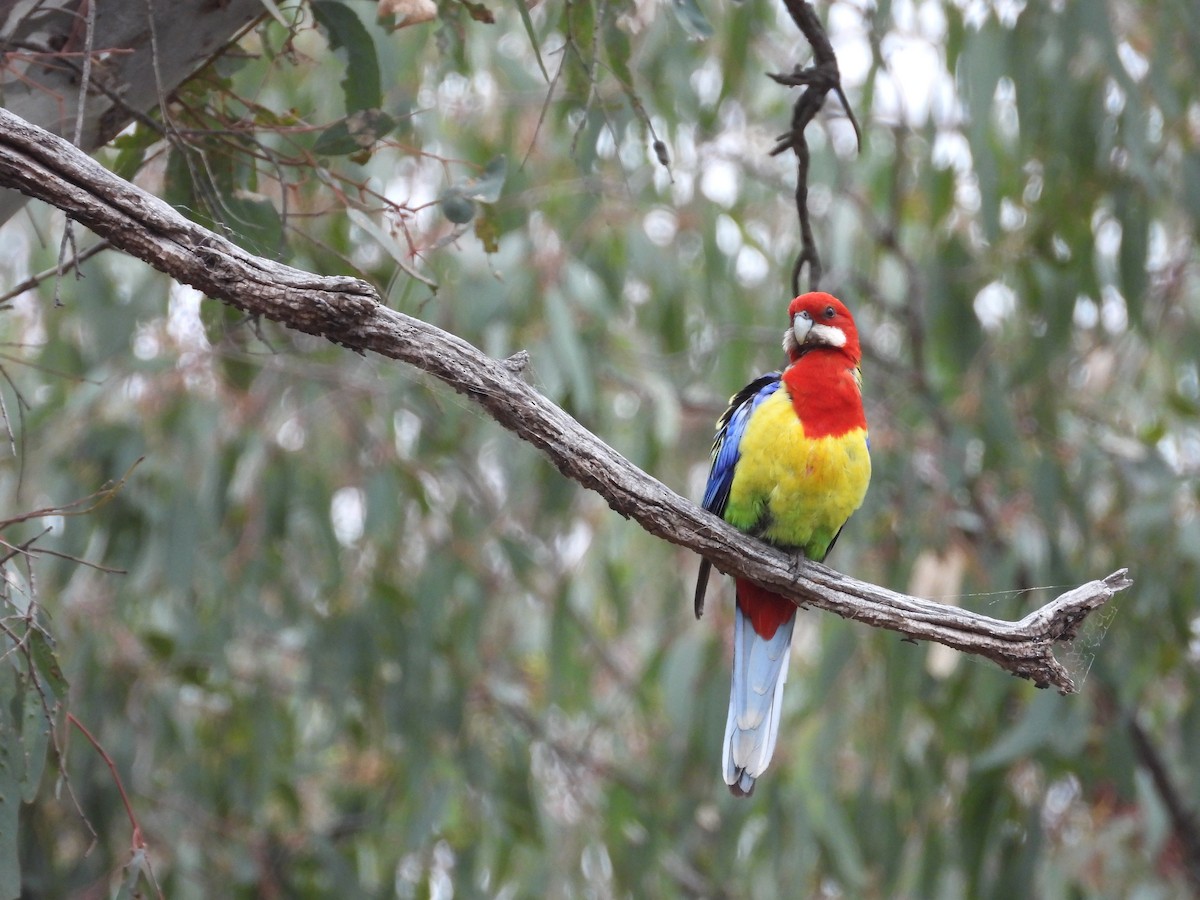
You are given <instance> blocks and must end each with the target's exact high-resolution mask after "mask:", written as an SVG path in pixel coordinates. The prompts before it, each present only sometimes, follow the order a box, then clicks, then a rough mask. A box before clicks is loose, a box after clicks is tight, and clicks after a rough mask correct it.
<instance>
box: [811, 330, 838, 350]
mask: <svg viewBox="0 0 1200 900" xmlns="http://www.w3.org/2000/svg"><path fill="white" fill-rule="evenodd" d="M808 339H809V340H810V341H817V342H818V343H822V344H828V345H829V346H831V347H845V346H846V332H844V331H842V329H840V328H838V327H837V326H836V325H814V326H813V327H812V333H811V334H809V337H808Z"/></svg>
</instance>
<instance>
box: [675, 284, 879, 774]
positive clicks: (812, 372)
mask: <svg viewBox="0 0 1200 900" xmlns="http://www.w3.org/2000/svg"><path fill="white" fill-rule="evenodd" d="M783 349H784V352H785V353H786V354H787V358H788V363H787V366H786V367H785V368H784V369H783V371H782V372H770V373H768V374H766V375H761V376H759V377H758V378H756V379H754V380H753V381H751V382H750V383H749V384H748V385H746V386H745V387H744V388H742V389H741V390H740V391H738V392H737V393H736V394H734V395H733V397H732V398H731V399H730V401H729V407H728V409H726V410H725V412H724V414H723V415H722V416H721V418H720V419H719V420H718V421H717V434H716V439H715V440H714V441H713V445H712V462H711V467H710V471H709V476H708V483H707V486H706V487H705V491H704V503H703V506H704V508H705V509H706V510H708V511H709V512H711V513H714V514H716V515H718V516H720V517H721V518H722V519H724V520H725V521H726V522H728V523H729V524H731V525H733V526H734V527H735V528H737V529H738V530H740V531H744V532H745V533H747V534H750V535H753V536H754V537H757V538H759V539H760V540H763V541H765V542H767V543H769V544H771V545H773V546H775V547H778V548H779V549H781V550H784V551H787V552H790V553H802V554H803V555H804V556H805V557H806V558H807V559H810V560H814V561H817V562H822V561H824V559H825V557H826V555H827V554H828V553H829V551H830V549H832V547H833V545H834V542H835V541H836V540H837V538H838V535H839V534H840V533H841V530H842V527H843V526H844V525H845V524H846V521H847V519H849V518H850V515H851V514H852V513H853V512H854V511H855V510H856V509H858V508H859V507H860V506H861V505H862V503H863V499H864V498H865V496H866V493H867V484H868V482H870V480H871V457H870V453H869V450H868V445H867V418H866V413H865V411H864V409H863V400H862V373H861V370H860V363H861V359H862V351H861V349H860V347H859V340H858V330H857V328H856V327H855V324H854V319H853V317H852V316H851V315H850V311H849V310H848V309H847V308H846V306H845V304H843V303H842V302H841V301H840V300H838V299H837V298H836V297H834V296H832V295H830V294H827V293H823V292H819V291H815V292H811V293H807V294H802V295H801V296H799V297H796V298H795V299H794V300H792V301H791V303H790V304H789V305H788V327H787V330H786V331H785V332H784V334H783ZM710 568H711V564H710V563H709V562H708V560H702V561H701V564H700V573H699V578H698V579H697V582H696V595H695V611H696V617H697V618H699V617H700V616H701V615H702V613H703V611H704V593H705V590H706V589H707V585H708V577H709V571H710ZM735 588H736V597H737V602H736V609H735V612H734V638H733V684H732V686H731V688H730V694H729V716H728V719H727V721H726V725H725V743H724V748H723V751H722V754H721V767H722V770H723V775H724V778H725V783H726V784H727V785H728V786H729V790H730V792H731V793H732V794H733V795H734V796H738V797H745V796H749V795H750V794H751V793H752V792H753V790H754V784H755V781H756V780H757V779H758V777H759V776H760V775H762V773H763V771H764V770H765V769H766V768H767V765H768V764H769V763H770V761H771V756H772V755H773V753H774V752H775V742H776V739H777V738H778V736H779V719H780V709H781V707H782V704H783V685H784V682H785V681H787V673H788V655H789V649H790V646H791V641H792V631H793V629H794V627H795V624H796V605H795V604H794V603H792V601H790V600H787V599H786V598H784V597H781V596H779V595H778V594H774V593H771V592H770V591H768V590H766V589H764V588H761V587H759V586H758V585H756V584H755V583H754V582H752V581H749V580H748V579H745V578H738V579H736V580H735Z"/></svg>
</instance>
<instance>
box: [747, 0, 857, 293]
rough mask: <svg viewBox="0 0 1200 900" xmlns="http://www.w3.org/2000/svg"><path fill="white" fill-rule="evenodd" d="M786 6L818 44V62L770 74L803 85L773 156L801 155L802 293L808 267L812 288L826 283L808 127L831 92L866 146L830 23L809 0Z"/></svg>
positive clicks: (792, 0) (796, 279)
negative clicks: (813, 212)
mask: <svg viewBox="0 0 1200 900" xmlns="http://www.w3.org/2000/svg"><path fill="white" fill-rule="evenodd" d="M783 5H784V6H785V7H787V11H788V12H789V13H790V14H791V16H792V21H794V22H795V23H796V27H797V28H799V29H800V31H801V33H802V34H803V35H804V37H805V38H806V39H807V40H808V43H809V44H810V45H811V46H812V49H813V60H814V62H813V64H812V65H811V66H808V67H807V68H801V67H800V66H796V67H795V68H794V69H793V70H792V71H791V72H788V73H782V74H771V75H770V76H769V77H770V78H772V79H774V80H775V81H777V82H779V83H780V84H785V85H789V86H791V87H799V88H802V89H803V90H802V91H801V93H800V96H799V97H797V98H796V103H795V105H794V106H793V107H792V127H791V130H790V131H787V132H785V133H784V134H781V135H780V136H779V138H778V141H779V142H778V143H777V144H776V145H775V147H774V148H773V149H772V150H771V155H772V156H777V155H779V154H780V153H783V152H784V151H786V150H792V151H793V152H795V154H796V216H797V217H798V218H799V220H800V253H799V254H798V255H797V256H796V264H795V265H794V266H793V267H792V293H793V294H799V293H800V273H801V272H802V271H803V270H804V267H805V265H807V266H808V281H809V288H810V289H812V290H817V289H818V288H819V287H820V284H821V254H820V253H819V252H818V251H817V244H816V241H815V240H814V239H813V233H812V221H811V218H810V215H809V211H808V164H809V158H810V157H809V150H808V140H807V139H806V138H805V137H804V129H806V128H807V127H808V124H809V122H811V121H812V120H813V119H814V118H816V115H817V113H818V112H820V110H821V107H822V106H823V105H824V103H825V97H826V95H828V94H829V92H830V91H833V92H834V93H835V94H837V97H838V99H839V100H840V101H841V103H842V106H843V107H845V109H846V115H847V116H848V117H849V119H850V124H851V125H852V126H853V127H854V136H855V138H856V139H857V141H858V145H859V147H860V148H861V146H862V133H861V131H859V127H858V120H857V119H856V118H855V117H854V110H852V109H851V108H850V102H849V101H848V100H847V99H846V94H845V92H844V91H843V90H842V76H841V72H839V71H838V64H837V56H836V55H835V54H834V52H833V45H832V44H831V43H830V42H829V36H828V35H827V34H826V33H825V27H824V26H823V25H822V24H821V20H820V19H819V18H817V12H816V10H814V9H813V7H812V4H811V3H808V2H807V0H783Z"/></svg>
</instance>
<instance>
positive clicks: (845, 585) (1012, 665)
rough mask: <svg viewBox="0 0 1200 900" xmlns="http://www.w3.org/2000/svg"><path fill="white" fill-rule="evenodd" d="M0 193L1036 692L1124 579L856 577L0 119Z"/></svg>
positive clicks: (798, 595) (547, 405)
mask: <svg viewBox="0 0 1200 900" xmlns="http://www.w3.org/2000/svg"><path fill="white" fill-rule="evenodd" d="M0 186H8V187H13V188H16V189H17V190H20V191H22V192H24V193H26V194H28V195H29V196H31V197H36V198H38V199H40V200H44V201H45V202H47V203H50V204H53V205H54V206H57V207H58V208H60V209H62V210H64V211H65V212H66V213H67V215H69V216H71V217H72V218H74V219H76V220H77V221H79V222H81V223H82V224H84V225H86V226H87V227H88V228H90V229H91V230H92V231H94V232H96V233H97V234H98V235H100V236H102V237H104V238H106V239H108V240H109V241H110V242H111V243H112V244H113V245H114V246H116V247H118V248H120V249H122V250H124V251H126V252H127V253H129V254H131V255H133V256H136V257H138V258H139V259H142V260H144V261H145V262H147V263H149V264H150V265H152V266H154V267H155V268H156V269H159V270H160V271H162V272H165V273H167V274H168V275H170V276H172V277H173V278H175V279H176V280H178V281H181V282H183V283H185V284H189V285H192V286H193V287H195V288H198V289H199V290H201V291H203V292H204V293H206V294H207V295H209V296H210V297H213V298H216V299H218V300H221V301H223V302H225V303H228V304H230V305H232V306H235V307H237V308H238V309H240V310H243V311H244V312H247V313H249V314H251V315H255V316H264V317H266V318H268V319H271V320H273V321H276V322H279V323H281V324H283V325H285V326H287V327H288V328H292V329H295V330H297V331H303V332H307V333H309V334H314V335H320V336H322V337H325V338H326V339H328V340H330V341H333V342H334V343H337V344H341V345H343V346H345V347H349V348H351V349H353V350H357V351H359V352H366V351H371V352H374V353H378V354H380V355H381V356H385V357H388V358H390V359H397V360H401V361H403V362H406V363H409V364H411V365H413V366H416V367H417V368H419V369H422V370H424V371H425V372H428V373H430V374H432V375H434V376H435V377H437V378H439V379H441V380H442V381H444V382H445V383H446V384H448V385H450V386H451V387H452V388H454V389H455V390H456V391H458V392H459V393H462V394H465V395H467V396H468V397H470V398H471V399H473V400H474V401H475V402H476V403H478V404H479V405H480V406H481V407H483V408H484V409H485V410H486V411H487V412H488V414H489V415H490V416H491V417H492V418H494V419H495V420H496V421H497V422H499V423H500V424H501V425H503V426H504V427H505V428H508V429H510V430H511V431H513V432H515V433H516V434H517V435H519V436H520V437H521V438H523V439H524V440H526V441H528V442H529V443H531V444H533V445H534V446H536V447H537V448H538V449H540V450H541V451H542V452H543V453H544V454H545V455H546V456H547V457H548V458H549V459H550V461H551V462H552V463H554V465H555V466H556V467H557V468H558V469H559V470H560V471H561V472H562V473H563V474H564V475H566V476H567V477H568V478H571V479H572V480H574V481H577V482H578V483H579V484H581V485H583V486H584V487H587V488H590V489H592V490H594V491H596V492H597V493H598V494H600V495H601V496H602V497H603V498H604V499H605V500H606V501H607V502H608V504H609V506H611V507H612V508H613V509H614V510H616V511H617V512H619V513H620V514H621V515H623V516H625V517H626V518H632V519H634V520H636V521H637V522H638V523H639V524H640V525H641V526H642V527H643V528H645V529H646V530H647V531H648V532H650V533H651V534H654V535H656V536H658V537H661V538H663V539H665V540H668V541H670V542H672V543H674V544H678V545H679V546H682V547H687V548H689V549H691V550H694V551H696V552H697V553H700V554H702V555H703V556H704V557H705V558H707V559H708V560H710V561H711V562H712V563H713V565H715V566H716V567H717V568H718V569H720V570H721V571H723V572H727V573H730V574H735V575H740V576H743V577H746V578H750V579H752V580H754V581H756V582H758V583H760V584H762V585H764V586H766V587H769V588H771V589H772V590H774V591H777V592H778V593H780V594H782V595H784V596H787V597H790V598H792V599H793V600H795V601H796V602H797V603H799V604H801V605H807V606H815V607H819V608H821V609H825V610H829V611H830V612H835V613H837V614H838V615H840V616H844V617H846V618H849V619H854V620H856V621H859V622H865V623H867V624H869V625H873V626H876V627H880V628H887V629H890V630H892V631H895V632H898V633H900V634H902V635H904V636H905V637H909V638H919V639H922V640H931V641H937V642H939V643H942V644H945V645H947V646H949V647H953V648H955V649H957V650H962V651H964V652H967V653H974V654H978V655H980V656H985V657H987V658H989V659H992V660H994V661H995V662H996V663H997V664H998V665H1000V666H1001V667H1003V668H1004V669H1006V670H1008V671H1009V672H1012V673H1013V674H1016V675H1020V676H1022V677H1025V678H1030V679H1032V680H1033V681H1034V682H1035V683H1037V684H1038V685H1039V686H1040V687H1048V686H1054V687H1056V688H1058V690H1059V691H1061V692H1063V693H1070V692H1072V691H1074V690H1075V684H1074V682H1073V680H1072V678H1071V675H1070V673H1068V672H1067V670H1066V669H1065V668H1064V667H1063V666H1062V665H1061V664H1060V663H1059V662H1058V660H1056V659H1055V658H1054V649H1055V645H1056V644H1059V643H1064V642H1070V641H1071V640H1073V639H1074V637H1075V636H1076V634H1077V633H1078V630H1079V627H1080V625H1081V624H1082V623H1083V621H1084V619H1085V618H1086V617H1087V615H1088V614H1089V613H1091V612H1092V611H1093V610H1095V609H1097V608H1099V607H1100V606H1102V605H1104V603H1106V602H1107V601H1108V600H1109V599H1110V598H1111V597H1112V596H1113V594H1115V593H1116V592H1117V591H1120V590H1123V589H1125V588H1126V587H1128V586H1129V585H1130V584H1131V583H1132V581H1131V580H1130V578H1129V577H1128V573H1127V571H1126V570H1125V569H1121V570H1119V571H1117V572H1114V573H1113V574H1111V575H1109V576H1108V577H1107V578H1105V579H1103V580H1098V581H1091V582H1088V583H1087V584H1084V585H1081V586H1080V587H1077V588H1075V589H1074V590H1072V591H1068V592H1067V593H1065V594H1063V595H1061V596H1060V597H1058V598H1057V599H1055V600H1053V601H1051V602H1050V603H1048V604H1046V605H1045V606H1043V607H1041V608H1040V609H1038V610H1036V611H1034V612H1032V613H1030V614H1029V615H1028V616H1026V617H1025V618H1023V619H1021V620H1020V621H1019V622H1005V621H1002V620H998V619H993V618H990V617H988V616H982V615H979V614H977V613H974V612H971V611H969V610H964V609H960V608H957V607H951V606H945V605H943V604H940V603H934V602H931V601H929V600H923V599H920V598H918V597H910V596H907V595H905V594H900V593H896V592H895V591H890V590H888V589H886V588H882V587H878V586H876V585H873V584H868V583H866V582H862V581H857V580H855V579H852V578H849V577H847V576H845V575H841V574H839V573H838V572H835V571H833V570H832V569H829V568H827V567H825V566H822V565H819V564H817V563H813V562H809V561H807V560H802V559H795V558H792V557H789V556H787V555H786V554H783V553H781V552H779V551H778V550H775V549H773V548H772V547H769V546H767V545H766V544H763V543H761V542H759V541H757V540H754V539H752V538H749V537H747V536H746V535H743V534H741V533H740V532H738V531H737V530H735V529H734V528H732V527H730V526H729V525H727V524H726V523H725V522H723V521H722V520H720V519H718V518H717V517H715V516H713V515H710V514H709V513H707V512H705V511H704V510H702V509H700V508H699V507H698V506H696V505H695V504H693V503H691V502H689V501H688V500H686V499H684V498H683V497H681V496H679V495H678V494H676V493H675V492H673V491H671V490H670V489H669V488H667V487H666V486H665V485H663V484H662V483H661V482H659V481H657V480H656V479H654V478H652V477H651V476H649V475H647V474H646V473H645V472H643V471H641V470H640V469H638V468H637V467H636V466H634V465H633V464H632V463H630V462H629V461H628V460H626V459H624V458H623V457H621V455H620V454H618V453H617V452H616V451H615V450H613V449H612V448H611V447H609V446H608V445H607V444H605V443H604V442H603V441H602V440H600V439H599V438H598V437H597V436H596V435H594V434H592V433H591V432H589V431H588V430H587V429H585V428H584V427H583V426H582V425H580V424H579V423H578V422H576V421H575V420H574V419H573V418H572V417H571V416H569V415H568V414H567V413H565V412H564V411H563V410H562V409H560V408H558V407H557V406H556V405H555V404H553V403H552V402H550V401H549V400H548V399H546V398H545V397H544V396H542V395H541V394H540V393H538V392H537V391H536V390H534V389H533V388H532V387H530V386H529V385H528V384H527V383H526V382H525V381H524V380H523V379H522V377H521V371H522V369H523V368H524V364H525V355H524V354H523V353H519V354H517V355H515V356H513V357H511V358H509V359H507V360H496V359H492V358H491V357H489V356H486V355H485V354H483V353H482V352H480V351H479V350H478V349H476V348H475V347H473V346H472V345H471V344H469V343H467V342H466V341H464V340H462V339H461V338H458V337H456V336H455V335H452V334H448V333H446V332H444V331H441V330H440V329H438V328H435V327H434V326H432V325H429V324H428V323H426V322H422V321H420V320H419V319H413V318H411V317H409V316H406V315H403V314H402V313H398V312H396V311H395V310H392V309H389V308H388V307H386V306H384V305H383V304H382V303H381V302H380V300H379V296H378V294H377V293H376V291H375V290H374V288H372V287H371V286H370V285H369V284H367V283H366V282H364V281H361V280H359V279H356V278H349V277H344V276H342V277H325V276H321V275H315V274H312V273H309V272H303V271H300V270H298V269H294V268H292V267H290V266H286V265H283V264H281V263H277V262H272V261H271V260H267V259H262V258H260V257H256V256H254V255H253V254H251V253H248V252H247V251H245V250H243V249H241V248H239V247H237V246H235V245H234V244H232V243H230V242H229V241H228V240H226V239H225V238H223V237H221V236H220V235H217V234H214V233H213V232H211V231H208V230H206V229H204V228H202V227H201V226H199V225H197V224H195V223H193V222H190V221H188V220H187V219H185V218H184V217H183V216H181V215H180V214H179V213H178V212H176V211H175V210H174V209H172V208H171V207H170V206H168V205H167V204H166V203H164V202H163V201H162V200H160V199H159V198H157V197H154V196H152V195H150V194H147V193H145V192H144V191H142V190H140V189H139V188H137V187H135V186H134V185H132V184H129V183H128V182H126V181H123V180H121V179H120V178H117V177H116V176H115V175H113V174H112V173H111V172H109V171H108V170H106V169H105V168H104V167H103V166H101V165H100V164H99V163H97V162H96V161H95V160H93V159H91V158H90V157H89V156H87V155H86V154H84V153H81V152H80V151H78V150H77V149H75V148H74V147H72V146H71V145H70V144H69V143H67V142H66V141H63V140H61V139H60V138H58V137H56V136H54V135H52V134H49V133H47V132H45V131H42V130H41V129H38V128H36V127H35V126H32V125H30V124H29V123H28V122H24V121H22V120H21V119H20V118H18V117H17V116H14V115H12V114H11V113H9V112H7V111H4V110H0ZM688 599H689V598H686V597H681V602H686V601H687V600H688Z"/></svg>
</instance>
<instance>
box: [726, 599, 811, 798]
mask: <svg viewBox="0 0 1200 900" xmlns="http://www.w3.org/2000/svg"><path fill="white" fill-rule="evenodd" d="M741 587H742V585H741V584H739V589H740V588H741ZM740 593H741V591H740V590H739V594H740ZM763 593H765V592H763ZM742 599H743V598H739V601H741V600H742ZM771 599H773V600H775V599H777V600H779V601H781V602H782V603H787V604H788V606H789V607H790V608H791V614H790V615H788V616H787V618H786V619H785V620H784V621H782V622H779V623H777V627H775V628H774V633H773V634H772V635H771V636H770V637H769V638H766V637H763V636H762V635H760V634H758V632H757V631H756V629H755V624H757V623H755V622H753V621H752V619H751V616H750V615H749V614H747V613H746V612H744V611H743V609H742V605H743V604H742V602H739V603H738V604H737V607H736V611H735V619H734V633H733V686H732V688H731V689H730V692H729V719H728V720H727V721H726V723H725V750H724V752H723V753H722V755H721V765H722V767H723V768H724V770H725V783H726V784H728V785H729V790H730V791H731V792H733V794H735V795H736V796H739V797H744V796H746V795H748V794H750V793H751V792H752V791H753V790H754V781H755V779H756V778H758V776H759V775H761V774H762V773H763V771H764V770H765V769H766V768H767V764H768V763H770V762H771V755H772V754H773V753H774V752H775V740H776V738H778V736H779V718H780V708H781V706H782V705H783V685H784V682H786V681H787V673H788V657H789V655H790V654H789V653H788V650H789V649H790V647H791V644H792V630H793V628H795V625H796V615H795V613H796V608H795V606H794V605H792V604H790V603H788V601H786V600H783V598H781V597H780V598H775V597H773V596H772V597H771ZM764 630H769V629H764Z"/></svg>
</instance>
